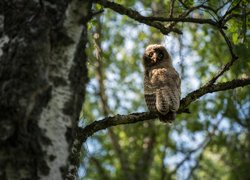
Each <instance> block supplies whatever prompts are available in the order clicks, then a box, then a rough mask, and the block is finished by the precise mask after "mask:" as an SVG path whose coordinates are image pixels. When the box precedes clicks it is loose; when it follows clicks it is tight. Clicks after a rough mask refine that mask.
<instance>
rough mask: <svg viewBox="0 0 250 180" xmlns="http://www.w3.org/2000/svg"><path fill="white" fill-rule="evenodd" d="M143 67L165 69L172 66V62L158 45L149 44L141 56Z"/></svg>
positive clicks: (163, 48)
mask: <svg viewBox="0 0 250 180" xmlns="http://www.w3.org/2000/svg"><path fill="white" fill-rule="evenodd" d="M142 62H143V66H144V67H145V68H149V67H166V66H172V60H171V57H170V55H169V54H168V52H167V50H166V48H165V47H164V46H162V45H160V44H150V45H148V46H147V48H146V50H145V52H144V54H143V59H142Z"/></svg>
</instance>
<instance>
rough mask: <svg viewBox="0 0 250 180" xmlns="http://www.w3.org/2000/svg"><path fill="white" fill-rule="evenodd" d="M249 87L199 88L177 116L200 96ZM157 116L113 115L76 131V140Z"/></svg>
mask: <svg viewBox="0 0 250 180" xmlns="http://www.w3.org/2000/svg"><path fill="white" fill-rule="evenodd" d="M248 85H250V78H244V79H234V80H232V81H228V82H224V83H218V84H214V85H211V86H202V87H201V88H199V89H197V90H195V91H193V92H191V93H189V94H188V95H187V96H186V97H185V98H183V99H182V100H181V106H180V109H179V110H178V114H180V113H184V112H186V109H187V107H188V106H189V105H190V104H191V103H192V102H194V101H195V100H197V99H198V98H200V97H201V96H203V95H205V94H208V93H213V92H218V91H225V90H229V89H234V88H238V87H244V86H248ZM157 117H158V116H157V114H156V113H152V112H141V113H132V114H128V115H119V114H117V115H115V116H111V117H106V118H104V119H102V120H99V121H94V122H93V123H91V124H89V125H87V126H86V127H84V128H79V129H78V140H79V141H80V142H85V141H86V140H87V138H88V137H89V136H92V135H93V134H94V133H95V132H97V131H100V130H103V129H106V128H109V127H112V126H117V125H120V124H133V123H137V122H141V121H147V120H152V119H156V118H157Z"/></svg>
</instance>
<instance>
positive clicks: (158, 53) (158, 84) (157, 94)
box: [143, 44, 181, 122]
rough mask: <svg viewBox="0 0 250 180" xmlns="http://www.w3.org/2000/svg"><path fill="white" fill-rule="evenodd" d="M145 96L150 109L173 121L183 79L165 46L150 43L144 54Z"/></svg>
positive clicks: (161, 117)
mask: <svg viewBox="0 0 250 180" xmlns="http://www.w3.org/2000/svg"><path fill="white" fill-rule="evenodd" d="M143 66H144V69H145V72H144V96H145V101H146V104H147V106H148V109H149V111H151V112H157V113H158V115H159V119H160V120H161V121H163V122H172V121H173V120H174V119H175V116H176V112H177V110H178V109H179V106H180V97H181V87H180V85H181V80H180V77H179V74H178V72H177V71H176V70H175V69H174V67H173V65H172V60H171V57H170V55H169V54H168V52H167V50H166V49H165V47H163V46H162V45H158V44H152V45H149V46H148V47H147V48H146V50H145V53H144V55H143Z"/></svg>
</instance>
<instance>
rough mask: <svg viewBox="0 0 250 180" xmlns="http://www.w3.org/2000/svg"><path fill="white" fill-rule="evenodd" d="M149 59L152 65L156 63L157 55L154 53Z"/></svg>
mask: <svg viewBox="0 0 250 180" xmlns="http://www.w3.org/2000/svg"><path fill="white" fill-rule="evenodd" d="M151 59H152V61H153V62H154V63H156V61H157V54H156V53H154V54H153V56H152V58H151Z"/></svg>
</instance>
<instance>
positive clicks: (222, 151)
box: [78, 0, 250, 180]
mask: <svg viewBox="0 0 250 180" xmlns="http://www.w3.org/2000/svg"><path fill="white" fill-rule="evenodd" d="M96 2H97V4H95V5H94V7H93V8H94V9H96V10H101V9H102V8H103V6H104V8H106V9H105V11H104V12H103V13H102V14H100V15H97V16H96V17H95V18H93V19H92V21H91V23H89V48H88V50H87V51H88V56H89V61H88V68H89V78H90V82H89V84H88V86H87V94H86V100H85V103H84V109H83V111H82V116H81V120H82V123H83V124H84V125H86V124H90V123H91V122H93V121H94V120H98V119H101V118H104V117H106V116H108V115H115V114H129V113H132V112H142V111H147V109H146V106H145V102H144V98H143V72H142V65H141V58H142V54H143V51H144V49H145V47H146V46H147V45H148V44H152V43H161V44H163V45H165V46H166V47H167V48H168V50H169V51H170V53H171V55H172V58H173V63H174V65H175V67H176V68H177V69H178V71H179V73H180V74H181V76H182V97H185V96H186V95H187V94H188V93H190V92H192V91H194V90H196V89H198V88H199V87H201V86H203V85H205V84H206V83H207V82H209V80H211V79H212V78H213V77H215V76H216V74H217V72H218V71H220V69H221V68H223V65H225V64H226V63H228V62H230V61H233V63H234V64H233V65H232V66H231V65H230V70H229V71H228V72H225V73H223V75H221V77H220V78H219V79H218V81H217V83H222V82H228V81H231V80H233V79H240V78H249V75H250V71H249V69H250V59H249V57H250V50H249V43H250V42H249V38H250V31H249V26H250V23H249V13H250V5H249V3H248V1H244V0H242V1H241V0H233V1H222V0H221V1H193V0H186V1H180V0H179V1H178V0H176V1H175V0H171V1H169V0H154V1H148V0H143V1H123V0H119V1H115V3H114V4H115V5H117V4H116V3H118V4H120V5H122V6H123V7H124V8H128V9H127V10H128V11H130V10H131V11H133V10H134V11H137V12H139V13H140V15H143V16H150V17H152V16H154V17H165V18H173V17H174V18H176V19H177V18H186V19H187V22H186V23H185V22H184V23H183V22H181V23H180V22H179V21H178V23H175V22H173V21H170V22H164V21H161V20H159V21H152V19H151V22H154V23H155V24H157V23H162V24H163V26H165V27H170V28H169V29H168V28H166V29H168V30H169V32H171V33H170V34H168V32H167V33H166V34H167V35H164V33H162V32H160V31H159V29H157V28H155V27H152V26H154V25H152V26H147V25H145V24H147V20H145V21H143V20H141V19H140V17H138V16H137V17H136V14H133V13H130V12H128V11H127V12H126V11H124V12H123V11H122V7H120V6H118V7H116V6H115V5H114V4H112V3H110V4H109V3H108V2H109V1H101V0H100V1H99V0H96ZM110 9H111V10H110ZM121 14H126V15H128V16H129V17H128V16H124V15H121ZM189 18H190V19H189ZM191 18H193V19H206V20H208V19H209V20H211V21H213V22H215V24H214V25H213V24H209V23H204V24H203V23H194V22H192V21H191ZM188 20H189V21H190V22H189V21H188ZM224 26H225V27H224ZM220 31H223V32H222V33H221V32H220ZM180 33H181V34H180ZM222 34H224V35H225V36H224V37H223V35H222ZM227 41H230V42H227ZM227 43H230V44H227ZM231 43H232V45H231ZM230 46H232V47H230ZM230 48H231V49H230ZM230 51H233V52H230ZM234 55H237V56H238V57H239V58H238V59H237V58H236V57H233V56H234ZM234 59H235V60H234ZM236 59H237V60H236ZM216 80H217V79H216ZM189 110H190V114H183V113H182V114H179V115H178V116H177V119H176V121H175V122H174V123H173V124H172V125H170V126H169V125H165V124H163V123H160V122H159V121H158V120H154V121H144V122H141V123H137V124H131V125H121V126H116V127H112V128H108V129H106V130H103V131H99V132H98V133H96V134H95V135H93V136H92V137H91V138H89V139H88V140H87V142H86V143H85V144H84V146H83V150H82V163H81V166H80V168H79V172H78V173H79V178H80V179H137V180H138V179H143V180H145V179H249V178H250V175H249V167H250V135H249V133H250V88H249V87H244V88H238V89H232V90H226V91H222V92H216V93H213V94H206V95H205V96H203V97H201V98H199V100H197V101H195V102H193V103H192V104H191V105H190V106H189Z"/></svg>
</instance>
